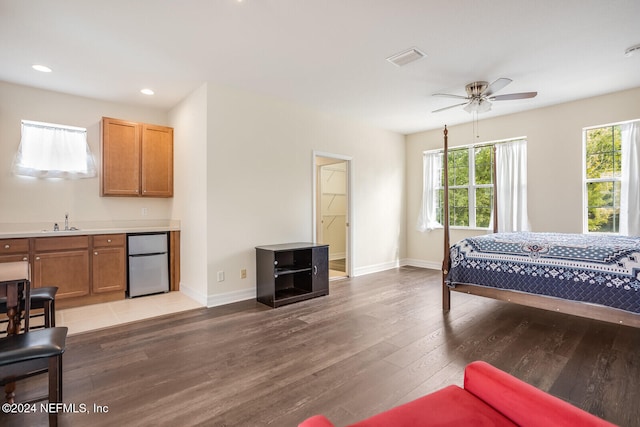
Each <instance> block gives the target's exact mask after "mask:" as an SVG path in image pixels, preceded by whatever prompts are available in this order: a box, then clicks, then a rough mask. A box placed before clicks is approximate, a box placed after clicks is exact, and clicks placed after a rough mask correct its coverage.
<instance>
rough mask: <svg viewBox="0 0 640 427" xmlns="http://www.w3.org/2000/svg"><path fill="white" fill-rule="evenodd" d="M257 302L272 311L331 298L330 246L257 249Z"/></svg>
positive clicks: (289, 246) (289, 245)
mask: <svg viewBox="0 0 640 427" xmlns="http://www.w3.org/2000/svg"><path fill="white" fill-rule="evenodd" d="M256 270H257V274H256V276H257V284H256V294H257V300H258V301H259V302H261V303H263V304H266V305H269V306H271V307H279V306H281V305H284V304H291V303H294V302H298V301H302V300H306V299H309V298H314V297H317V296H322V295H328V294H329V246H328V245H318V244H313V243H288V244H282V245H269V246H258V247H256Z"/></svg>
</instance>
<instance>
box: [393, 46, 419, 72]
mask: <svg viewBox="0 0 640 427" xmlns="http://www.w3.org/2000/svg"><path fill="white" fill-rule="evenodd" d="M425 56H427V54H426V53H424V52H422V51H420V50H419V49H417V48H415V47H412V48H411V49H407V50H405V51H402V52H400V53H396V54H395V55H391V56H390V57H388V58H387V61H389V62H391V63H392V64H393V65H396V66H398V67H403V66H405V65H407V64H409V63H411V62H413V61H417V60H418V59H421V58H424V57H425Z"/></svg>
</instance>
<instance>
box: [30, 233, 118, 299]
mask: <svg viewBox="0 0 640 427" xmlns="http://www.w3.org/2000/svg"><path fill="white" fill-rule="evenodd" d="M33 245H34V257H33V273H32V284H33V286H34V287H36V288H40V287H45V286H57V287H58V292H57V294H56V301H59V304H58V306H60V307H70V306H75V305H83V304H86V303H92V302H103V301H108V300H114V299H122V298H124V291H125V288H126V266H125V263H126V253H125V235H124V234H113V235H95V236H87V235H83V236H66V237H43V238H36V239H34V242H33Z"/></svg>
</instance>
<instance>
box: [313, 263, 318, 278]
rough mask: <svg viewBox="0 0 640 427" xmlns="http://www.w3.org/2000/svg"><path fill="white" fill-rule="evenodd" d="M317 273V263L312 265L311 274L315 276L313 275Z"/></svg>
mask: <svg viewBox="0 0 640 427" xmlns="http://www.w3.org/2000/svg"><path fill="white" fill-rule="evenodd" d="M317 274H318V266H317V265H314V266H313V275H314V276H315V275H317Z"/></svg>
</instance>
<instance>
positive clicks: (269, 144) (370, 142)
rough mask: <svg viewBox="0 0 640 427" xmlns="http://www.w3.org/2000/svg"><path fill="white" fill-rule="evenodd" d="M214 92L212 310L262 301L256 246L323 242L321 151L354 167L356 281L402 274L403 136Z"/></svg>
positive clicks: (210, 225) (210, 163)
mask: <svg viewBox="0 0 640 427" xmlns="http://www.w3.org/2000/svg"><path fill="white" fill-rule="evenodd" d="M208 90H209V95H208V147H207V154H206V155H207V174H208V177H207V182H208V184H207V241H208V253H207V254H208V263H207V265H208V286H209V288H208V294H209V305H215V304H217V303H218V302H224V301H229V300H232V299H240V298H242V297H243V296H248V295H255V274H256V272H255V250H254V247H255V246H258V245H265V244H275V243H285V242H300V241H302V242H305V241H313V236H314V231H313V226H312V218H313V212H312V209H313V182H312V181H313V151H314V150H316V151H322V152H328V153H334V154H338V155H343V156H349V157H352V158H353V162H352V165H353V173H354V189H353V191H352V194H351V196H352V197H353V203H354V212H353V226H354V227H355V228H354V248H353V254H354V259H353V265H354V269H355V274H356V275H357V274H363V273H366V272H369V271H375V270H380V269H385V268H389V267H391V266H395V265H398V264H399V262H400V260H401V258H402V257H403V256H404V248H405V241H404V217H405V212H404V199H403V194H404V158H405V157H404V150H405V145H404V137H403V136H402V135H399V134H395V133H392V132H387V131H383V130H378V129H373V128H371V127H369V126H365V125H360V124H358V123H354V122H350V121H346V120H343V119H338V118H336V117H331V116H326V115H323V114H320V113H317V112H314V111H311V110H307V109H305V108H301V107H300V106H297V105H293V104H289V103H287V102H283V101H281V100H278V99H274V98H270V97H266V96H261V95H258V94H254V93H248V92H243V91H239V90H234V89H230V88H223V87H219V86H215V85H212V84H209V85H208ZM243 268H245V269H247V273H248V275H247V278H246V279H240V270H241V269H243ZM218 271H224V272H225V281H224V282H218V281H217V272H218Z"/></svg>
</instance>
